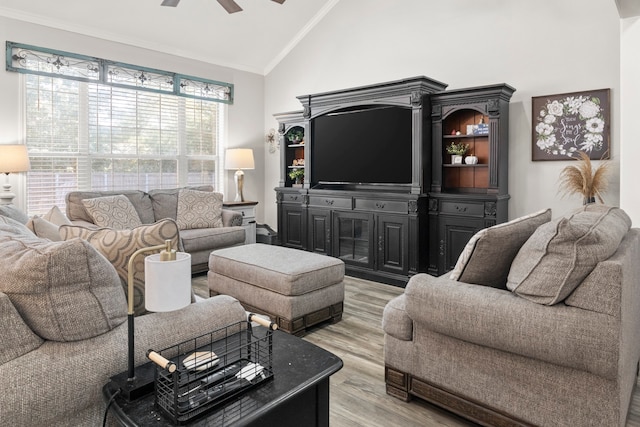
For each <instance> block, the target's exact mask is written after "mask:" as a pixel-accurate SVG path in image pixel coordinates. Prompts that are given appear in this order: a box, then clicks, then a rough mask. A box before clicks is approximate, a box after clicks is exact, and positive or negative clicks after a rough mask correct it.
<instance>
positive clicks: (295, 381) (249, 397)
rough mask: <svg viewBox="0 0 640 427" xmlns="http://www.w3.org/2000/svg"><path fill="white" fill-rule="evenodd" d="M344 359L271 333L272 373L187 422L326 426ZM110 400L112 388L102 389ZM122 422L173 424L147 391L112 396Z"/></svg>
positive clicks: (113, 410)
mask: <svg viewBox="0 0 640 427" xmlns="http://www.w3.org/2000/svg"><path fill="white" fill-rule="evenodd" d="M341 368H342V360H341V359H340V358H339V357H338V356H336V355H334V354H333V353H330V352H328V351H326V350H324V349H322V348H320V347H318V346H316V345H314V344H311V343H309V342H307V341H304V340H303V339H301V338H298V337H295V336H292V335H289V334H286V333H284V332H281V331H274V333H273V378H272V379H270V380H268V381H265V382H264V383H263V384H260V385H258V386H256V387H255V388H252V389H249V390H248V391H247V392H246V393H244V394H241V395H240V396H238V397H237V398H236V399H234V400H232V401H230V402H228V403H226V404H224V406H221V407H218V408H214V409H212V411H211V412H208V413H207V414H206V415H203V416H202V417H199V418H197V419H194V420H192V422H190V423H188V424H187V425H189V426H207V427H212V426H254V425H255V426H257V425H261V426H262V427H264V426H272V425H273V426H275V425H277V426H279V427H287V426H292V427H293V426H296V427H297V426H309V427H313V426H318V427H320V426H327V427H328V426H329V377H330V376H331V375H332V374H334V373H335V372H337V371H339V370H340V369H341ZM102 392H103V395H104V398H105V399H106V400H107V401H108V400H109V399H111V396H112V395H113V394H114V393H115V392H116V389H115V388H114V387H113V386H112V385H111V383H107V385H105V386H104V387H103V389H102ZM109 411H110V416H112V417H115V418H116V419H117V420H118V421H119V422H120V423H121V424H122V425H123V426H132V427H133V426H138V427H141V426H173V425H174V424H173V421H172V420H170V419H169V418H167V417H165V416H164V414H163V413H162V412H161V411H160V409H159V408H157V407H156V405H155V404H154V394H153V393H151V394H149V395H147V396H145V397H142V398H140V399H138V400H135V401H133V402H127V401H125V400H124V399H120V398H118V397H117V396H116V398H115V400H114V402H113V403H112V404H111V407H110V409H109Z"/></svg>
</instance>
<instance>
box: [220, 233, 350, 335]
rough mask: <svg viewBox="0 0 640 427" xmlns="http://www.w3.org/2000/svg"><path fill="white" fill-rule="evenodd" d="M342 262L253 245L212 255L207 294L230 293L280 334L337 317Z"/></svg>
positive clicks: (341, 292)
mask: <svg viewBox="0 0 640 427" xmlns="http://www.w3.org/2000/svg"><path fill="white" fill-rule="evenodd" d="M343 279H344V263H343V262H342V261H341V260H339V259H337V258H332V257H328V256H325V255H319V254H314V253H311V252H306V251H301V250H297V249H290V248H285V247H282V246H272V245H265V244H262V243H254V244H250V245H244V246H237V247H232V248H226V249H220V250H217V251H213V252H212V253H211V256H210V257H209V273H208V282H209V290H210V293H211V295H212V296H213V295H217V294H224V295H231V296H233V297H234V298H236V299H238V300H239V301H240V303H242V305H243V306H244V308H245V309H246V310H248V311H253V312H256V313H260V314H266V315H268V316H269V317H270V318H271V321H272V322H274V323H277V324H278V327H279V328H280V329H282V330H283V331H285V332H289V333H291V334H295V335H303V334H304V333H305V330H306V328H308V327H309V326H312V325H315V324H317V323H320V322H323V321H325V320H331V321H333V322H337V321H338V320H340V319H341V318H342V307H343V301H344V282H343Z"/></svg>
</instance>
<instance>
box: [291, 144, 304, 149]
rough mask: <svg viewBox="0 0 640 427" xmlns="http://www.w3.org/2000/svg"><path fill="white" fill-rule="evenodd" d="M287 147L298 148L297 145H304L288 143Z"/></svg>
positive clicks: (302, 145)
mask: <svg viewBox="0 0 640 427" xmlns="http://www.w3.org/2000/svg"><path fill="white" fill-rule="evenodd" d="M287 147H289V148H299V147H304V144H289V145H287Z"/></svg>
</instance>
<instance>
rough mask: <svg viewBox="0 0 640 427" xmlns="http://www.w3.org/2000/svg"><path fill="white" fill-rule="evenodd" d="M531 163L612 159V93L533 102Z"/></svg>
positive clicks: (542, 98) (596, 92) (543, 98)
mask: <svg viewBox="0 0 640 427" xmlns="http://www.w3.org/2000/svg"><path fill="white" fill-rule="evenodd" d="M531 111H532V118H533V120H532V121H533V123H532V127H533V148H532V160H534V161H535V160H569V159H577V158H578V152H579V151H583V152H585V153H587V154H588V155H589V158H590V159H591V160H601V159H608V158H609V89H600V90H592V91H588V92H574V93H565V94H561V95H549V96H538V97H533V98H532V110H531Z"/></svg>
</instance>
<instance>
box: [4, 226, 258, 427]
mask: <svg viewBox="0 0 640 427" xmlns="http://www.w3.org/2000/svg"><path fill="white" fill-rule="evenodd" d="M0 271H1V272H2V279H0V324H2V328H0V390H2V392H1V393H0V420H1V421H0V424H2V425H7V426H14V427H20V426H25V427H26V426H28V427H33V426H74V427H75V426H97V425H100V424H101V423H102V417H103V415H104V412H105V408H106V404H105V402H104V400H103V397H102V392H101V390H102V387H103V385H104V384H106V383H107V382H108V381H109V378H110V377H111V376H113V375H116V374H118V373H121V372H124V371H126V369H127V322H126V321H125V320H126V317H127V304H126V301H125V295H124V293H123V292H122V287H121V285H120V279H119V278H118V275H117V273H116V270H115V269H114V267H113V266H112V265H111V264H110V263H109V262H108V261H107V260H106V258H104V257H103V256H101V255H100V254H99V253H98V252H97V250H96V249H95V248H93V246H91V245H90V244H89V243H88V242H86V241H84V240H81V239H72V240H69V241H57V242H52V241H50V240H48V239H43V238H39V237H37V236H35V235H34V234H33V233H32V232H31V231H30V230H29V229H27V228H26V227H25V226H24V225H22V224H21V223H19V222H17V221H15V220H12V219H10V218H8V217H6V216H3V215H0ZM243 320H246V317H245V311H244V309H243V308H242V306H241V305H240V304H239V303H238V301H237V300H235V299H234V298H231V297H229V296H218V297H214V298H210V299H208V300H205V301H202V302H198V303H195V304H191V305H189V306H188V307H185V308H183V309H181V310H177V311H174V312H168V313H153V314H148V315H144V316H140V317H137V318H136V322H135V363H136V365H140V364H142V363H143V362H146V361H147V359H146V357H145V352H146V351H147V349H150V348H151V349H158V350H160V349H164V348H166V347H169V346H172V345H175V344H178V343H180V342H183V341H186V340H188V339H193V338H195V337H198V336H200V335H202V334H205V333H208V332H211V331H213V330H215V329H217V328H219V327H222V326H226V325H228V324H231V323H235V322H239V321H243ZM110 425H111V424H110Z"/></svg>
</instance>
